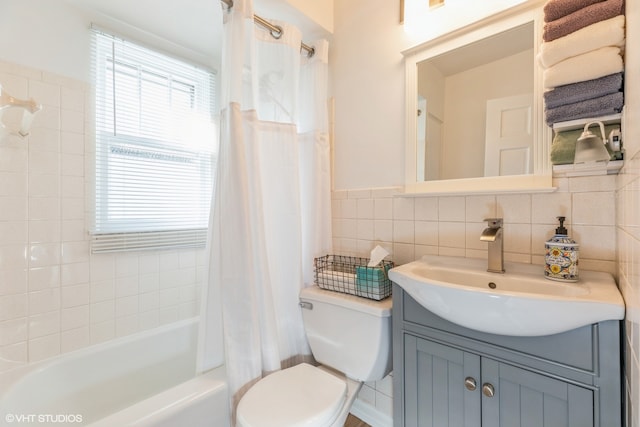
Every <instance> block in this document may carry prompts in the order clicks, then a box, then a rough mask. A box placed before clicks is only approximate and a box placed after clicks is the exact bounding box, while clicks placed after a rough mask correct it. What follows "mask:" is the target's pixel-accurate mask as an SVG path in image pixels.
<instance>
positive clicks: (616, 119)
mask: <svg viewBox="0 0 640 427" xmlns="http://www.w3.org/2000/svg"><path fill="white" fill-rule="evenodd" d="M589 122H602V123H603V124H605V125H610V124H614V123H621V122H622V114H621V113H619V114H611V115H610V116H602V117H595V118H589V119H578V120H569V121H567V122H558V123H554V124H553V130H554V131H555V132H562V131H565V130H574V129H582V128H584V125H586V124H587V123H589Z"/></svg>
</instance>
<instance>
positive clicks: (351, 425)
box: [344, 414, 371, 427]
mask: <svg viewBox="0 0 640 427" xmlns="http://www.w3.org/2000/svg"><path fill="white" fill-rule="evenodd" d="M344 427H371V426H370V425H369V424H367V423H365V422H364V421H362V420H361V419H360V418H357V417H354V416H353V415H351V414H349V416H348V417H347V421H346V422H345V423H344Z"/></svg>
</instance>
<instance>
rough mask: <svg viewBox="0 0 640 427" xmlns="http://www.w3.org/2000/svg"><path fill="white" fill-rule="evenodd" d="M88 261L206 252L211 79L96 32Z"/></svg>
mask: <svg viewBox="0 0 640 427" xmlns="http://www.w3.org/2000/svg"><path fill="white" fill-rule="evenodd" d="M93 54H94V69H93V77H94V83H95V120H96V122H95V125H96V152H95V223H94V227H93V230H92V235H93V241H92V250H93V252H110V251H120V250H141V249H151V248H172V247H192V246H203V245H204V243H205V239H206V228H207V225H208V219H209V208H210V202H211V193H212V177H213V176H214V173H213V169H214V167H213V165H215V156H216V150H217V141H216V131H215V125H214V122H213V115H214V99H215V92H214V91H215V89H214V88H215V75H214V74H213V73H211V72H209V71H206V70H203V69H200V68H197V67H194V66H193V65H190V64H187V63H185V62H182V61H179V60H176V59H175V58H172V57H169V56H166V55H163V54H160V53H158V52H154V51H151V50H149V49H147V48H145V47H142V46H139V45H136V44H134V43H131V42H129V41H125V40H122V39H120V38H117V37H115V36H112V35H109V34H105V33H104V32H101V31H99V30H96V29H94V30H93Z"/></svg>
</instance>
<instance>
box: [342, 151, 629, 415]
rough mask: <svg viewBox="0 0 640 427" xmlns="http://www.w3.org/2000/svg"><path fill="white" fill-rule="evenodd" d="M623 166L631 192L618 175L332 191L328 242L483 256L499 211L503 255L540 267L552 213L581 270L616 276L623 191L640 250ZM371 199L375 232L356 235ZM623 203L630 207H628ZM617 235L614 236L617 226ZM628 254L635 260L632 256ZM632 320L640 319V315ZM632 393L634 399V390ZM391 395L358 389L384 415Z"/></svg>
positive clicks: (405, 257)
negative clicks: (475, 188) (544, 186)
mask: <svg viewBox="0 0 640 427" xmlns="http://www.w3.org/2000/svg"><path fill="white" fill-rule="evenodd" d="M636 163H638V162H636ZM627 171H628V172H627V174H628V175H630V176H634V177H635V178H633V179H632V178H631V177H629V178H628V179H627V180H628V181H629V183H628V184H626V186H625V188H627V189H628V190H630V189H633V191H618V192H617V193H616V189H617V181H616V179H617V178H616V176H596V177H579V178H560V179H555V180H554V186H555V187H557V190H556V191H555V192H552V193H531V194H529V193H525V194H508V195H504V194H496V195H481V196H477V195H466V196H418V197H406V196H403V195H401V193H400V189H399V188H393V189H371V190H358V191H335V192H334V193H333V200H332V204H333V209H332V212H333V225H334V227H333V245H334V246H333V248H334V251H335V252H336V253H338V254H344V255H354V256H363V257H367V256H368V254H369V252H370V251H371V249H373V247H375V245H381V246H383V247H384V248H385V249H387V250H388V251H389V252H390V253H391V258H392V259H393V261H394V262H395V263H396V264H404V263H407V262H410V261H413V260H415V259H418V258H420V257H421V256H423V255H427V254H439V255H451V256H461V257H470V258H486V257H487V247H486V243H483V242H481V241H480V234H481V232H482V230H483V229H484V228H485V227H486V225H485V223H484V222H483V219H484V218H489V217H502V218H504V236H505V237H504V238H505V240H504V250H505V254H504V255H505V260H507V261H518V262H525V263H532V264H537V265H540V271H541V272H542V268H543V265H544V242H545V241H546V240H548V239H549V238H550V237H551V236H553V234H554V232H555V228H556V226H557V220H556V217H557V216H565V217H566V218H567V220H566V223H565V225H566V227H567V229H568V230H569V234H570V235H571V236H572V237H573V238H574V239H576V241H577V242H578V243H579V244H580V266H581V268H582V269H585V270H598V271H605V272H609V273H611V274H614V275H616V274H617V261H616V260H617V258H616V251H617V250H618V251H619V250H620V249H619V246H620V245H619V244H618V245H617V244H616V242H617V239H616V204H618V205H620V204H621V203H622V202H621V201H620V199H621V195H624V196H625V197H627V198H630V199H631V200H632V201H629V202H627V203H634V204H635V206H634V207H635V211H633V213H631V214H629V217H630V218H633V219H632V220H631V222H632V223H633V224H635V225H634V226H627V227H624V229H625V230H626V233H628V234H630V235H631V236H633V239H632V241H633V242H634V244H635V247H636V248H637V249H636V252H635V253H634V255H635V257H636V258H637V257H638V254H640V245H639V243H638V239H640V228H638V226H637V224H638V217H639V214H640V212H639V211H640V207H639V206H638V200H639V196H638V191H637V190H638V188H639V187H640V183H639V182H640V181H639V180H638V179H637V178H638V169H637V167H636V168H635V169H633V168H632V167H631V166H629V167H628V168H627ZM633 174H635V175H633ZM616 194H618V198H617V199H616ZM362 200H365V201H364V202H363V201H362ZM371 200H373V215H374V232H373V237H370V236H371V234H369V233H362V234H360V233H357V232H354V231H353V230H354V229H355V228H356V227H355V226H354V224H359V223H360V222H361V221H365V220H368V215H369V214H370V212H369V209H368V208H367V209H362V210H359V209H357V206H360V205H362V206H367V207H368V206H370V204H371ZM616 200H617V203H616ZM625 209H626V210H627V211H629V210H630V208H629V207H627V208H625ZM361 215H367V217H366V218H365V217H363V216H361ZM629 229H633V230H634V232H635V234H631V232H630V231H629ZM617 233H618V236H619V235H620V233H621V229H620V227H618V230H617ZM618 239H620V237H618ZM627 240H629V238H627ZM631 246H633V245H631V244H629V243H627V244H626V247H631ZM617 248H618V249H617ZM628 258H629V259H635V258H633V256H631V255H629V256H628ZM626 265H631V266H634V267H628V268H630V269H632V270H633V274H635V276H631V272H630V273H629V275H630V276H629V277H633V280H635V282H634V284H635V288H634V289H640V283H639V280H638V273H639V272H640V268H638V264H637V261H635V264H634V263H631V262H629V263H627V264H626ZM628 287H629V288H631V286H628ZM628 292H631V291H628ZM636 292H637V293H635V294H634V295H636V296H635V298H636V300H635V301H637V302H640V299H638V298H640V296H638V295H640V290H638V291H636ZM638 305H639V306H640V304H638ZM639 313H640V312H639ZM636 319H640V315H639V314H638V313H637V314H636ZM636 322H640V320H636ZM627 323H628V324H629V323H630V322H627ZM634 326H635V333H636V340H635V345H636V351H634V353H633V355H634V357H635V359H634V362H635V364H634V365H633V366H634V368H633V369H634V371H633V372H632V373H631V372H629V373H628V374H627V375H628V376H629V377H631V376H632V375H634V376H633V378H634V381H633V382H634V384H636V386H635V389H636V390H637V389H638V382H639V381H640V377H638V375H640V374H639V372H640V370H639V368H638V355H640V352H638V351H637V348H638V346H640V344H638V339H637V335H638V323H635V324H634ZM628 340H629V338H628ZM385 381H388V379H387V380H385ZM384 390H386V389H384ZM632 397H633V398H634V399H635V402H638V399H639V395H638V393H637V392H635V393H634V394H633V395H632ZM391 399H392V396H391V393H390V391H389V392H383V391H382V390H381V389H380V387H379V386H378V383H376V384H374V385H371V384H368V385H366V386H365V387H364V388H363V389H362V391H361V393H360V395H359V400H360V402H361V403H365V404H368V405H370V406H372V407H375V409H376V410H378V411H380V412H382V413H383V414H384V415H387V416H391ZM385 402H386V403H385ZM387 403H388V406H387ZM638 406H639V404H638V403H635V404H634V406H633V410H634V411H635V413H636V414H637V413H640V408H638ZM629 425H630V426H631V424H629ZM633 426H634V427H640V424H637V423H636V424H634V425H633Z"/></svg>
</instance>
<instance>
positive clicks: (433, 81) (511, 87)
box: [405, 9, 551, 191]
mask: <svg viewBox="0 0 640 427" xmlns="http://www.w3.org/2000/svg"><path fill="white" fill-rule="evenodd" d="M537 19H538V14H537V11H535V10H534V9H530V10H528V11H524V12H523V11H520V12H519V13H515V14H511V15H509V16H508V17H504V16H502V17H500V18H496V17H493V18H490V19H487V20H484V21H481V22H479V23H478V24H476V25H474V26H473V27H472V28H466V29H462V30H458V31H455V32H453V33H450V34H447V35H444V36H442V37H439V38H437V39H435V40H433V41H430V42H428V43H425V44H423V45H421V46H418V47H416V48H413V49H410V50H409V51H407V52H405V55H406V59H405V64H406V70H407V110H406V111H407V147H406V149H407V155H406V157H407V159H406V167H407V177H406V181H407V182H406V184H407V187H408V191H412V190H411V189H414V190H415V191H419V189H420V188H423V189H424V191H433V190H435V191H440V190H441V189H445V190H441V191H463V190H465V189H468V188H470V189H473V188H482V190H483V191H488V190H491V189H494V190H500V189H514V190H516V189H518V188H520V187H531V186H533V187H550V186H551V177H550V166H549V162H548V148H547V147H548V145H549V142H550V133H551V132H550V130H549V128H548V127H547V126H546V124H544V121H543V114H542V113H543V110H542V86H541V84H540V81H539V80H540V78H541V71H540V70H539V67H538V65H537V62H536V60H535V55H536V53H537V44H538V43H537V42H536V40H537V34H538V28H537V25H538V23H537ZM412 112H415V113H414V114H412ZM452 180H453V181H454V182H453V183H452V182H451V181H452ZM479 181H481V182H479ZM445 183H446V184H445ZM514 186H515V187H514ZM447 189H448V190H447ZM452 189H453V190H452Z"/></svg>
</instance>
